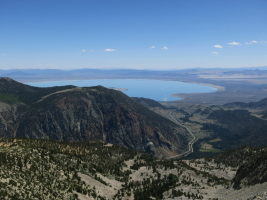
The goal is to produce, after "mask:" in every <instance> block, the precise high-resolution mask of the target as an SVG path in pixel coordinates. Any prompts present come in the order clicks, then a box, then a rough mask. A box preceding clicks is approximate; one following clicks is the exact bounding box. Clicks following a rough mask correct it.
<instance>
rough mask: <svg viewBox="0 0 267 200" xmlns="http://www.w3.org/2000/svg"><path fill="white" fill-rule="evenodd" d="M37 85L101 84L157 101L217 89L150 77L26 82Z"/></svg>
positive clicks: (171, 99)
mask: <svg viewBox="0 0 267 200" xmlns="http://www.w3.org/2000/svg"><path fill="white" fill-rule="evenodd" d="M28 84H29V85H32V86H37V87H52V86H63V85H75V86H79V87H89V86H96V85H102V86H104V87H107V88H116V89H119V90H121V91H122V92H124V93H125V94H127V95H128V96H130V97H145V98H150V99H154V100H157V101H175V100H179V98H178V97H175V96H173V94H177V93H187V94H188V93H208V92H215V91H216V90H217V89H216V88H213V87H209V86H204V85H198V84H193V83H184V82H179V81H165V80H151V79H97V80H70V81H49V82H35V83H28Z"/></svg>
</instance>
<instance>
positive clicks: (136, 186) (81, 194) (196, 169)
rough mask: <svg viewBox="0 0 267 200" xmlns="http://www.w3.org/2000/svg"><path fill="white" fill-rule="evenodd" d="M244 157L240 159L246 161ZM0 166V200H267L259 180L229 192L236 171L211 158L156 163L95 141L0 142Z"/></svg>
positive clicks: (3, 140)
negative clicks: (257, 182) (258, 182)
mask: <svg viewBox="0 0 267 200" xmlns="http://www.w3.org/2000/svg"><path fill="white" fill-rule="evenodd" d="M231 155H232V158H234V157H235V156H234V155H235V154H231ZM236 155H238V154H236ZM224 156H225V155H224ZM247 156H249V155H244V156H243V158H244V159H245V160H249V159H247ZM236 158H238V157H236ZM264 159H266V157H264ZM265 161H266V160H265ZM247 163H248V164H249V163H250V162H247ZM0 166H1V167H0V198H1V199H6V200H14V199H16V200H25V199H27V200H36V199H43V200H61V199H62V200H78V199H80V200H87V199H91V200H93V199H96V200H105V199H106V200H108V199H114V200H115V199H116V200H119V199H121V200H129V199H132V200H133V199H135V200H144V199H145V200H150V199H151V200H152V199H177V200H178V199H183V200H188V199H210V200H236V199H239V200H248V199H250V200H252V199H258V198H259V197H262V198H261V199H264V198H266V197H267V194H266V193H265V192H266V186H267V184H266V182H264V181H263V182H262V183H261V184H257V185H253V184H251V185H247V186H246V187H245V186H243V185H241V189H240V190H235V189H233V188H232V180H233V178H234V179H235V178H236V175H235V173H236V171H239V169H238V166H236V167H231V166H228V165H227V164H223V163H221V162H217V161H216V160H214V159H209V160H204V159H198V160H184V161H183V160H180V161H175V160H156V159H155V158H153V157H152V156H151V155H148V154H142V153H137V152H134V151H131V150H127V149H125V148H122V147H120V146H116V145H111V144H106V143H99V142H96V143H76V142H75V143H65V142H64V143H63V142H52V141H48V140H29V139H3V138H0ZM258 172H260V171H259V170H254V175H256V177H259V176H260V174H258ZM252 178H253V177H252ZM265 181H266V180H265Z"/></svg>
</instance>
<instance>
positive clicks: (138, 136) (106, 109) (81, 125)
mask: <svg viewBox="0 0 267 200" xmlns="http://www.w3.org/2000/svg"><path fill="white" fill-rule="evenodd" d="M1 101H2V103H1ZM0 136H2V137H9V138H13V137H19V138H42V139H51V140H59V141H95V140H102V141H104V142H110V143H113V144H119V145H122V146H124V147H127V148H130V149H136V150H138V151H147V152H151V153H154V154H155V155H157V156H167V155H169V154H176V153H180V152H183V151H185V150H186V148H187V142H188V139H189V138H190V136H189V135H188V133H187V131H186V130H185V129H184V128H183V127H181V126H179V125H177V124H175V123H173V122H172V121H170V120H168V119H166V118H164V117H162V116H160V115H158V114H156V113H154V112H152V111H150V110H149V109H147V108H146V107H144V106H143V105H142V104H140V103H138V102H137V101H136V100H134V99H132V98H129V97H128V96H126V95H124V94H123V93H122V92H119V91H116V90H111V89H107V88H104V87H101V86H96V87H90V88H78V87H74V86H65V87H52V88H37V87H31V86H27V85H24V84H21V83H18V82H16V81H13V80H11V79H9V78H0Z"/></svg>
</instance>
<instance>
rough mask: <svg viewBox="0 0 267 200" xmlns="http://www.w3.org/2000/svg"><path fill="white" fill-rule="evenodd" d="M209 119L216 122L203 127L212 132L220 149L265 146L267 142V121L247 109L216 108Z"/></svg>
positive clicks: (215, 144)
mask: <svg viewBox="0 0 267 200" xmlns="http://www.w3.org/2000/svg"><path fill="white" fill-rule="evenodd" d="M208 119H212V120H214V121H215V123H207V124H204V127H203V129H204V130H207V131H210V132H212V135H213V137H214V138H218V137H219V138H220V139H221V140H220V141H218V142H216V143H214V146H216V147H217V148H220V149H229V148H237V147H240V146H241V145H252V146H263V145H266V144H267V131H266V130H267V121H266V120H264V119H261V118H258V117H256V116H253V115H252V114H251V113H250V112H249V111H247V110H223V109H220V110H216V111H213V112H211V113H210V114H209V116H208Z"/></svg>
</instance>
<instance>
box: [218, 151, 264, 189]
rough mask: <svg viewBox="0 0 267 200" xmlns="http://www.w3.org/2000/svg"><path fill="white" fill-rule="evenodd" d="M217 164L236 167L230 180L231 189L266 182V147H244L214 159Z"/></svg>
mask: <svg viewBox="0 0 267 200" xmlns="http://www.w3.org/2000/svg"><path fill="white" fill-rule="evenodd" d="M215 161H216V162H217V163H223V164H224V165H226V166H231V167H238V170H237V172H236V175H235V177H234V179H233V180H232V183H233V187H234V188H236V189H238V188H241V186H244V185H245V186H249V185H255V184H259V183H264V182H267V147H265V148H252V147H245V148H241V149H239V150H232V151H228V152H225V153H224V154H220V155H218V156H216V157H215Z"/></svg>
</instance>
